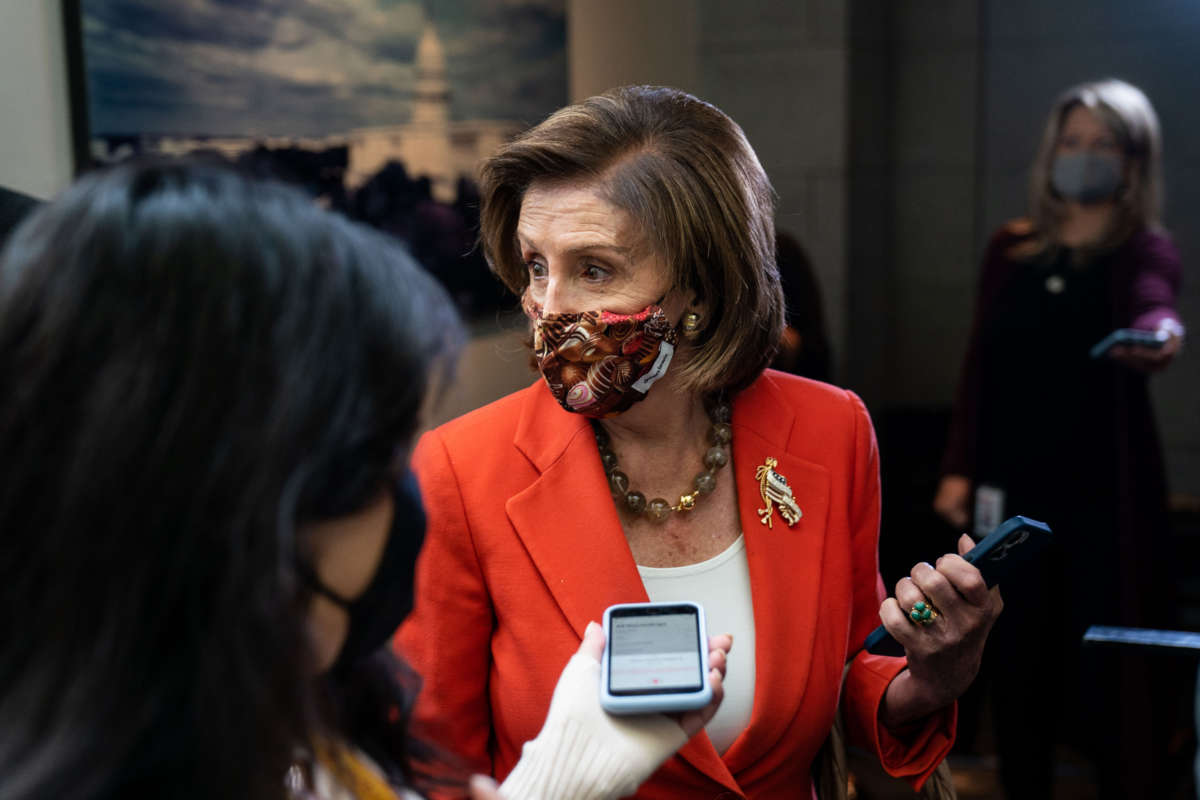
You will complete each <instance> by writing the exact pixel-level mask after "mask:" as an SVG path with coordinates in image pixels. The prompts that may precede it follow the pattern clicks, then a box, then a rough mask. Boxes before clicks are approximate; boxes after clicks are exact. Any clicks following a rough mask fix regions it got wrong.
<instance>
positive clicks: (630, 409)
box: [397, 87, 1000, 797]
mask: <svg viewBox="0 0 1200 800" xmlns="http://www.w3.org/2000/svg"><path fill="white" fill-rule="evenodd" d="M482 189H483V192H482V194H483V204H484V205H483V209H482V220H483V223H482V224H483V230H482V240H483V243H484V247H485V250H486V252H487V255H488V258H489V260H490V261H491V263H492V265H493V268H494V269H495V271H496V272H497V274H499V275H500V277H501V278H502V279H503V280H504V281H505V283H506V284H508V286H509V287H510V288H511V289H513V290H514V291H515V292H517V293H519V294H520V295H521V297H522V305H523V307H524V309H525V311H526V313H527V314H528V316H529V318H530V320H531V322H532V328H533V329H532V334H533V335H532V345H533V357H534V360H535V362H536V363H537V366H538V368H539V370H540V372H541V374H542V378H543V380H540V381H538V382H536V383H535V384H534V385H532V386H530V387H529V388H527V389H525V390H522V391H520V392H517V393H515V394H513V395H510V396H508V397H506V398H503V399H501V400H499V401H497V402H496V403H493V404H491V405H489V406H486V407H484V408H482V409H479V410H477V411H475V412H472V413H471V414H468V415H466V416H464V417H462V418H460V419H458V420H455V421H453V422H450V423H448V424H447V425H444V426H442V427H440V428H438V429H436V430H434V431H432V432H431V433H429V434H427V435H426V436H425V437H424V438H423V439H422V441H421V443H420V445H419V446H418V449H417V452H416V454H415V455H414V464H415V467H416V469H417V471H418V473H419V475H420V478H421V484H422V486H423V489H424V492H425V498H426V501H427V502H426V505H427V507H428V509H429V515H430V524H429V533H428V538H427V544H426V548H425V550H424V552H423V554H422V557H421V562H420V565H419V568H418V590H417V591H418V599H417V601H416V606H415V611H414V614H413V616H412V617H411V618H410V620H409V622H408V623H406V624H405V626H404V627H402V628H401V632H400V635H399V637H398V639H397V642H398V646H400V647H401V648H402V650H403V652H404V653H405V654H406V655H407V656H408V657H409V658H410V659H412V661H413V662H414V663H415V664H416V665H417V667H418V668H419V669H420V671H421V672H422V674H423V675H424V676H425V679H426V683H425V689H424V692H423V693H422V695H421V700H420V701H419V703H418V709H417V712H416V713H417V715H418V717H419V718H420V719H421V721H422V722H423V723H424V725H425V730H426V732H427V733H428V734H429V735H430V736H432V737H433V738H434V739H437V740H439V741H441V742H442V743H443V744H445V745H447V746H448V747H451V748H452V749H454V750H455V751H456V752H459V753H464V754H466V756H467V757H468V758H469V759H471V762H472V766H474V767H475V768H476V769H481V770H486V771H490V772H491V773H492V774H494V775H496V776H497V777H503V776H504V775H506V774H507V773H508V771H509V770H511V769H512V765H513V764H514V763H515V761H516V760H517V758H518V756H519V755H520V751H519V747H520V743H521V742H523V741H525V740H527V739H529V738H531V734H532V733H536V728H534V729H533V730H532V731H531V730H530V729H531V726H532V725H534V724H535V723H537V722H540V719H541V718H542V717H543V716H544V711H545V708H546V705H547V703H548V702H549V698H550V690H551V689H552V688H553V680H554V677H555V673H554V671H553V670H551V669H550V667H551V665H556V664H560V663H561V662H562V661H563V660H564V659H563V656H564V655H569V654H570V652H571V651H573V650H574V649H575V648H576V647H577V646H578V643H579V639H580V636H581V635H582V634H583V631H584V629H585V627H586V625H587V624H588V622H589V621H591V620H594V619H599V618H600V616H601V614H602V613H603V611H604V609H605V608H606V607H607V606H609V605H612V604H615V603H623V602H637V601H645V600H647V599H651V600H656V601H658V600H661V601H680V600H690V601H695V602H699V603H701V604H702V605H703V606H704V608H705V611H706V614H707V616H708V619H709V627H710V630H712V631H720V632H727V633H731V634H733V637H734V640H735V645H736V646H735V647H734V648H733V649H732V651H731V652H730V655H729V659H728V669H727V673H726V678H725V683H724V686H725V699H724V702H723V703H722V706H721V708H720V709H719V710H718V712H717V715H716V717H714V719H713V720H712V721H711V722H710V723H709V724H708V725H707V727H706V734H705V735H701V736H696V737H694V738H693V739H692V740H691V742H690V743H689V744H688V745H686V746H685V747H684V748H683V749H682V750H681V751H680V755H679V756H678V757H676V758H674V759H672V760H671V761H669V762H668V763H667V764H666V765H665V766H664V767H663V768H662V769H661V770H660V771H659V772H658V773H657V774H656V776H655V777H654V778H652V779H651V781H650V782H649V783H647V784H646V785H645V786H644V787H643V790H642V792H643V794H644V796H653V797H695V796H715V795H719V794H722V793H729V794H728V796H742V795H745V796H753V797H785V796H786V797H797V796H801V797H804V796H811V795H812V793H813V788H812V785H813V784H812V777H811V767H812V765H813V760H814V758H815V756H816V753H817V750H818V748H819V747H820V745H821V743H822V742H823V741H824V740H825V739H826V737H827V735H828V733H829V730H830V725H831V722H832V720H833V716H834V711H835V708H836V707H837V706H838V699H839V695H841V696H842V710H843V713H844V715H845V719H846V725H847V731H848V734H849V736H850V738H851V740H853V741H856V742H858V743H859V744H861V745H862V746H864V747H867V748H869V749H871V750H872V751H873V752H875V753H877V754H878V755H879V757H880V758H881V760H882V761H883V764H884V766H885V768H886V769H888V770H889V771H890V772H892V773H893V774H896V775H900V776H904V777H906V778H908V779H910V780H911V781H913V782H914V783H916V784H920V783H921V782H922V781H924V779H925V778H926V777H927V776H928V775H929V773H930V772H931V771H932V770H933V769H934V767H935V766H936V765H937V763H938V762H939V761H940V760H941V759H942V757H943V756H944V755H945V753H946V751H947V749H948V748H949V746H950V742H951V740H952V737H953V719H954V711H953V701H954V699H955V697H957V696H958V694H959V693H961V691H962V690H963V689H964V688H965V686H966V685H967V684H968V683H969V682H970V680H971V679H972V677H973V676H974V673H975V670H976V667H977V665H978V663H979V658H980V653H981V651H982V647H983V643H984V640H985V638H986V636H987V631H988V629H989V628H990V626H991V624H992V621H993V620H994V618H995V616H996V614H997V613H998V612H999V608H1000V601H999V597H998V595H997V594H995V593H994V592H989V591H988V589H987V588H986V586H984V585H983V583H982V581H981V579H980V576H979V573H978V571H977V570H975V568H974V567H972V566H971V565H969V564H968V563H967V562H966V561H964V560H963V559H962V558H960V557H959V556H958V555H947V556H945V557H943V558H942V559H940V560H939V562H938V565H937V566H936V567H934V566H930V565H928V564H920V565H917V566H916V567H914V568H913V572H912V577H911V578H906V579H904V580H902V581H901V582H900V583H899V584H898V585H897V587H896V597H895V598H891V599H887V600H886V601H884V596H885V593H884V591H883V585H882V581H881V579H880V577H879V572H878V568H877V558H876V551H877V541H878V534H879V530H878V528H879V476H878V457H877V452H876V447H875V438H874V433H873V430H872V427H871V422H870V419H869V417H868V415H867V412H866V409H865V408H864V407H863V405H862V403H861V401H859V399H858V398H857V397H855V396H854V395H853V394H852V393H850V392H847V391H844V390H841V389H837V388H834V387H832V386H828V385H826V384H820V383H816V382H813V381H808V380H805V379H802V378H797V377H794V376H788V375H784V374H782V373H777V372H772V371H770V370H766V369H765V368H766V365H767V364H768V363H769V362H770V359H771V357H772V355H773V354H774V352H775V349H776V346H777V344H778V341H779V338H780V335H781V333H782V320H783V309H782V293H781V290H780V286H779V275H778V271H777V269H776V267H775V263H774V246H775V237H774V221H773V214H774V207H773V206H774V204H773V199H772V191H771V187H770V183H769V181H768V180H767V177H766V175H765V173H764V172H763V170H762V167H761V166H760V164H759V162H758V159H757V157H756V156H755V155H754V151H753V150H752V149H751V147H750V145H749V143H748V142H747V141H746V138H745V136H744V134H743V133H742V131H741V129H740V128H739V127H738V126H737V125H736V123H734V122H733V121H732V120H731V119H729V118H728V117H727V116H725V115H724V114H723V113H721V112H720V111H719V110H717V109H716V108H714V107H713V106H711V105H709V104H708V103H704V102H702V101H700V100H698V99H696V98H694V97H692V96H690V95H688V94H685V93H683V92H680V91H677V90H673V89H665V88H659V87H627V88H624V89H616V90H613V91H610V92H608V93H606V94H603V95H600V96H598V97H593V98H590V99H588V100H585V101H583V102H582V103H579V104H576V105H574V106H571V107H568V108H565V109H563V110H561V111H559V112H557V113H556V114H554V115H552V116H551V117H549V118H548V119H547V120H546V121H545V122H543V123H542V124H541V125H539V126H537V127H535V128H534V129H533V130H531V131H529V132H527V133H526V134H524V135H522V136H520V137H518V138H517V140H516V141H514V142H512V143H511V144H509V145H507V146H505V147H504V148H502V149H501V150H500V151H499V152H498V153H497V154H496V155H495V156H493V157H492V158H491V159H490V160H489V161H488V162H487V163H486V164H485V166H484V169H483V187H482ZM960 546H961V545H960ZM881 604H882V605H881ZM929 606H933V607H936V609H937V610H936V611H933V609H931V608H929ZM881 617H882V618H883V620H884V623H885V624H886V625H887V627H888V629H889V630H890V631H891V632H892V634H893V635H894V636H895V637H896V638H897V639H898V640H899V641H900V643H901V644H903V645H904V646H905V648H906V650H907V653H908V659H907V662H906V661H905V659H899V658H887V657H882V656H871V655H867V654H860V653H858V648H859V646H860V644H861V642H862V641H863V639H864V637H865V636H866V635H867V634H868V633H869V632H870V631H871V629H872V628H874V627H875V626H876V625H878V623H879V620H880V618H881ZM850 659H853V663H852V664H851V666H850V669H849V670H848V672H847V673H846V677H845V680H844V683H843V666H844V665H845V663H846V662H847V661H848V660H850Z"/></svg>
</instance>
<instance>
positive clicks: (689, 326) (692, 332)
mask: <svg viewBox="0 0 1200 800" xmlns="http://www.w3.org/2000/svg"><path fill="white" fill-rule="evenodd" d="M699 332H700V315H699V314H697V313H696V312H695V311H689V312H687V313H686V314H684V315H683V335H684V336H688V337H693V338H694V337H695V336H696V334H697V333H699Z"/></svg>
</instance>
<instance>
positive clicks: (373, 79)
mask: <svg viewBox="0 0 1200 800" xmlns="http://www.w3.org/2000/svg"><path fill="white" fill-rule="evenodd" d="M62 2H63V11H64V14H63V17H64V24H65V26H66V42H67V51H68V70H69V72H70V76H71V105H72V120H73V122H72V125H73V139H74V147H75V153H76V161H77V164H76V166H77V169H78V170H85V169H88V168H91V167H93V166H96V165H103V164H110V163H115V162H117V161H120V160H122V159H125V158H129V157H131V156H137V155H142V154H163V155H189V154H203V155H204V156H207V157H211V158H216V159H222V160H225V161H228V162H230V163H233V164H237V165H239V166H240V167H241V168H243V169H245V170H248V171H250V172H252V173H254V174H258V175H263V176H270V177H275V178H278V179H281V180H285V181H288V182H290V183H294V184H296V185H298V186H300V187H302V188H303V189H304V190H305V191H307V192H309V193H310V194H311V195H312V196H313V198H314V201H316V202H320V203H322V204H324V205H326V206H328V207H330V208H334V209H337V210H339V211H341V212H343V213H345V214H346V215H347V216H350V217H351V218H354V219H357V220H360V221H363V222H366V223H368V224H370V225H373V226H375V227H377V228H379V229H381V230H384V231H386V232H388V233H389V234H392V235H394V236H396V237H397V238H399V239H401V240H403V241H404V242H405V243H406V244H407V245H408V247H409V248H410V250H411V251H412V253H413V255H415V256H416V257H417V258H418V260H420V261H421V262H422V263H423V264H424V265H425V266H426V267H427V268H428V269H429V270H430V271H431V272H433V273H434V274H435V275H436V276H437V277H438V278H439V279H440V280H441V281H442V283H443V284H444V285H445V286H446V288H447V289H448V290H449V291H450V292H451V294H452V295H453V296H454V298H455V300H456V301H457V302H458V304H459V307H460V309H461V310H462V312H463V313H464V315H465V316H466V317H468V318H480V317H484V316H487V315H494V313H495V311H496V310H497V309H499V308H501V307H509V306H511V304H512V298H511V297H510V298H505V296H504V292H503V290H502V289H501V287H500V285H499V283H498V282H497V281H496V280H495V279H494V278H493V277H492V276H491V275H490V274H488V272H487V267H486V264H485V263H484V261H483V257H482V255H481V254H480V253H479V252H478V250H477V249H476V248H475V247H474V244H475V236H476V229H477V225H478V190H477V188H476V184H475V179H476V175H477V167H478V165H479V163H480V162H481V161H482V159H484V158H486V157H487V156H488V155H490V154H491V153H492V152H493V151H494V150H495V149H496V148H497V147H498V146H500V144H502V143H503V142H504V141H506V140H507V139H509V138H510V137H512V136H513V135H515V134H516V133H518V132H519V131H521V130H523V129H525V128H527V127H529V126H530V125H532V124H534V123H536V122H538V121H539V120H541V119H542V118H544V117H545V116H546V115H547V114H549V113H550V112H551V111H553V110H554V109H556V108H558V107H560V106H562V105H565V104H566V102H567V67H566V23H565V8H564V3H565V0H436V1H435V2H419V0H180V2H170V3H163V2H161V0H62Z"/></svg>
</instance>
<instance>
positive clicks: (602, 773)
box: [500, 653, 687, 800]
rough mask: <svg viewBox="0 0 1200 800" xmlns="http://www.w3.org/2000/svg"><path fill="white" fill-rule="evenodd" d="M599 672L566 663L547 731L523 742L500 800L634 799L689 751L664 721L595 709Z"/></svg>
mask: <svg viewBox="0 0 1200 800" xmlns="http://www.w3.org/2000/svg"><path fill="white" fill-rule="evenodd" d="M599 685H600V664H599V662H597V661H596V659H595V658H592V657H591V656H588V655H585V654H583V653H576V654H575V655H574V656H572V657H571V660H570V661H569V662H568V663H567V666H566V668H565V669H564V670H563V673H562V676H561V677H560V678H559V681H558V685H557V686H556V687H555V689H554V697H553V699H552V700H551V701H550V711H549V713H548V714H547V715H546V723H545V725H543V726H542V730H541V732H540V733H538V735H537V738H536V739H534V740H532V741H530V742H526V743H525V746H524V748H522V750H521V760H520V761H518V762H517V765H516V767H514V768H513V771H512V772H511V773H509V775H508V777H507V778H506V779H505V781H504V784H503V785H502V786H501V787H500V791H501V793H502V794H503V795H504V796H505V797H506V798H509V800H616V798H618V797H625V796H627V795H631V794H633V793H634V792H635V791H637V788H638V786H640V785H641V784H642V782H643V781H645V780H646V779H647V778H649V777H650V775H651V774H653V773H654V771H655V770H656V769H658V767H659V766H660V765H661V764H662V763H663V762H664V761H666V760H667V758H669V757H670V756H671V754H673V753H674V752H675V751H676V750H678V749H679V748H680V747H683V745H684V744H686V743H687V736H686V735H685V734H684V732H683V729H682V728H680V727H679V724H678V723H676V722H675V721H674V720H672V719H670V718H669V717H666V716H664V715H662V714H637V715H632V716H613V715H611V714H608V713H606V712H605V711H604V710H603V709H602V708H601V707H600V696H599V695H600V693H599V691H598V687H599Z"/></svg>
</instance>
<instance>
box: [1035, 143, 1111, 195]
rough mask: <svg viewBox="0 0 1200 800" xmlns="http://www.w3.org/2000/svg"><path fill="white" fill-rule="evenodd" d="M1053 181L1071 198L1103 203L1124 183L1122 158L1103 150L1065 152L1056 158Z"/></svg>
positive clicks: (1058, 189)
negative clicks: (1097, 151) (1122, 181)
mask: <svg viewBox="0 0 1200 800" xmlns="http://www.w3.org/2000/svg"><path fill="white" fill-rule="evenodd" d="M1050 185H1051V186H1053V187H1054V190H1055V191H1056V192H1058V193H1059V194H1060V195H1062V196H1063V197H1064V198H1065V199H1067V200H1074V201H1075V202H1077V203H1084V204H1087V203H1100V202H1103V201H1105V200H1109V199H1111V198H1112V196H1113V195H1114V194H1116V193H1117V189H1118V188H1120V186H1121V159H1120V158H1118V157H1117V156H1114V155H1108V154H1103V153H1092V152H1087V151H1084V152H1082V153H1064V154H1063V155H1060V156H1058V157H1056V158H1055V159H1054V167H1053V169H1052V170H1051V173H1050Z"/></svg>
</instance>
